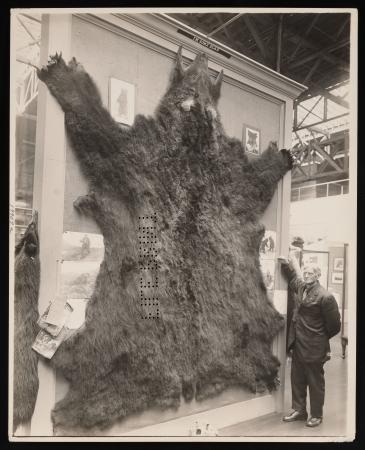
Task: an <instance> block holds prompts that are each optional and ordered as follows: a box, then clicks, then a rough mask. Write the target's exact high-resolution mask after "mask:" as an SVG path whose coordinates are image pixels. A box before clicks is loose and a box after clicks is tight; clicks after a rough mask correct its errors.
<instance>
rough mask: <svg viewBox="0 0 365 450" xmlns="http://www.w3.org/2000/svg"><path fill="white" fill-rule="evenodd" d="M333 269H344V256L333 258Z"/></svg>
mask: <svg viewBox="0 0 365 450" xmlns="http://www.w3.org/2000/svg"><path fill="white" fill-rule="evenodd" d="M333 270H339V271H343V258H334V259H333Z"/></svg>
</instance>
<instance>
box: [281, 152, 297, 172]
mask: <svg viewBox="0 0 365 450" xmlns="http://www.w3.org/2000/svg"><path fill="white" fill-rule="evenodd" d="M280 152H281V154H282V156H283V158H284V160H285V161H286V163H287V165H288V167H289V169H292V168H293V166H294V162H295V161H294V157H293V155H292V153H291V151H290V150H287V149H286V148H283V149H281V150H280Z"/></svg>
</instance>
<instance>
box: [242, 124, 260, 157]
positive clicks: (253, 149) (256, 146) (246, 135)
mask: <svg viewBox="0 0 365 450" xmlns="http://www.w3.org/2000/svg"><path fill="white" fill-rule="evenodd" d="M260 141H261V132H260V130H258V129H257V128H254V127H251V126H249V125H243V146H244V148H245V150H246V152H250V153H253V154H254V155H259V154H260V152H261V150H260V147H261V142H260Z"/></svg>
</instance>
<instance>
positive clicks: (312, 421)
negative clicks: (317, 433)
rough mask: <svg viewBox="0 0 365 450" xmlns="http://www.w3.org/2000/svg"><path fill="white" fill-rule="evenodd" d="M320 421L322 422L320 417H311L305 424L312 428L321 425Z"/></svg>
mask: <svg viewBox="0 0 365 450" xmlns="http://www.w3.org/2000/svg"><path fill="white" fill-rule="evenodd" d="M321 423H322V417H311V418H310V419H309V420H308V421H307V423H306V426H307V427H311V428H313V427H318V425H321Z"/></svg>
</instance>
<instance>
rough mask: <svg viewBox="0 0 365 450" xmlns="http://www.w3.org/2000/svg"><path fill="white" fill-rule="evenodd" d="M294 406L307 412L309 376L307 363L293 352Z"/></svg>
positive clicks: (292, 386) (297, 409)
mask: <svg viewBox="0 0 365 450" xmlns="http://www.w3.org/2000/svg"><path fill="white" fill-rule="evenodd" d="M291 392H292V408H293V409H295V410H296V411H300V412H302V413H306V411H307V376H306V371H305V363H304V362H303V361H301V360H300V359H298V357H297V355H296V354H295V350H294V352H293V358H292V362H291Z"/></svg>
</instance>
